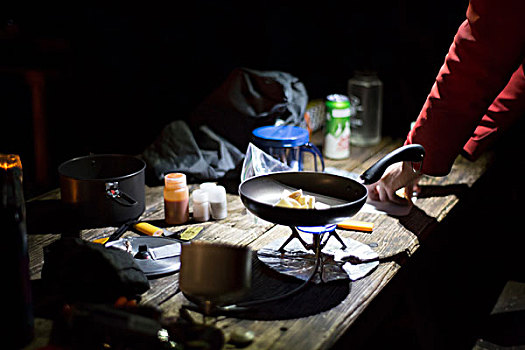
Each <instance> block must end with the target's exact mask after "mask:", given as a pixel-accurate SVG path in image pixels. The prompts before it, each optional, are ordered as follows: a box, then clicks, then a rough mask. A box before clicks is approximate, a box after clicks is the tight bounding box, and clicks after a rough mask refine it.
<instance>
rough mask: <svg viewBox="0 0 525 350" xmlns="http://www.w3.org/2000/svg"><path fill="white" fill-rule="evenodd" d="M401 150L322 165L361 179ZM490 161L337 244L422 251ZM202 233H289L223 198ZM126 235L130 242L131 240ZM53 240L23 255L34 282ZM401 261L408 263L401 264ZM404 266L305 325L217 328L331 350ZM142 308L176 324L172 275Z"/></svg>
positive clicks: (157, 204)
mask: <svg viewBox="0 0 525 350" xmlns="http://www.w3.org/2000/svg"><path fill="white" fill-rule="evenodd" d="M400 145H401V141H400V140H392V139H389V138H385V139H383V140H382V142H381V143H380V144H379V145H376V146H373V147H368V148H358V147H352V151H351V157H350V159H347V160H341V161H332V160H326V166H327V167H337V168H341V169H344V170H348V171H352V172H355V173H358V174H361V173H362V172H363V171H364V170H366V169H367V168H368V167H369V166H370V165H372V164H373V163H375V162H376V161H377V160H378V159H379V158H380V157H382V156H384V155H385V154H387V153H388V152H390V151H392V150H393V149H395V148H397V147H399V146H400ZM491 160H492V157H491V155H490V154H487V155H485V156H484V157H482V158H481V159H479V160H478V161H476V162H474V163H472V162H468V161H466V160H464V159H462V158H460V157H458V159H457V160H456V162H455V164H454V167H453V169H452V172H451V173H450V175H448V176H447V177H440V178H430V177H425V178H423V179H422V181H421V185H423V192H422V195H421V197H420V198H418V199H417V202H416V205H415V207H414V208H413V209H412V211H411V212H410V214H409V215H407V216H403V217H393V216H389V215H385V214H379V213H368V212H359V213H358V214H357V215H356V216H354V219H356V220H363V221H371V222H374V224H375V228H374V230H373V232H371V233H364V232H358V231H348V230H339V229H338V230H337V232H338V234H339V235H340V236H342V237H350V238H353V239H355V240H357V241H360V242H363V243H365V244H370V243H375V245H374V246H376V248H375V249H376V251H377V252H378V254H379V256H390V255H393V254H395V253H399V252H407V253H408V255H407V258H408V259H410V256H411V255H412V254H413V253H414V252H416V251H417V250H418V248H419V247H420V244H421V243H422V242H423V241H424V240H425V239H426V238H427V237H428V236H429V235H430V234H431V233H432V232H433V230H434V229H435V228H436V226H437V225H439V224H440V222H441V221H442V220H443V219H444V218H445V217H447V215H449V213H450V212H451V211H452V210H453V209H454V207H455V206H456V204H457V203H458V201H459V199H458V195H457V193H458V191H459V190H461V191H464V190H468V189H469V188H471V187H472V186H473V184H475V183H476V181H477V180H478V179H479V178H480V176H481V175H482V174H484V173H485V171H486V170H487V168H488V167H489V165H490V163H491ZM162 190H163V189H162V187H153V188H149V187H148V188H147V189H146V210H145V212H144V214H143V217H142V219H143V220H145V221H148V220H162V219H163V218H164V211H163V195H162ZM57 195H58V192H52V193H49V194H47V195H45V196H42V197H40V198H38V199H39V200H43V199H46V198H47V199H49V198H57ZM189 225H200V226H204V227H205V228H206V229H205V230H204V231H203V233H202V235H201V236H199V238H198V239H201V240H205V241H211V242H229V243H236V244H241V245H248V246H250V247H251V248H252V249H253V250H257V249H259V248H261V247H263V246H265V245H266V244H268V243H269V242H271V241H272V240H274V239H276V238H279V237H287V236H288V235H289V233H290V231H289V227H286V226H280V225H275V224H272V223H267V222H264V223H262V224H261V223H259V224H254V221H253V217H252V216H251V215H249V214H248V213H247V210H246V209H245V207H244V206H243V204H242V203H241V201H240V198H239V196H237V195H233V194H228V217H227V218H226V219H224V220H219V221H213V220H212V221H209V222H205V223H192V224H188V225H182V226H180V227H171V228H169V229H171V230H173V231H174V230H179V229H182V228H185V227H187V226H189ZM113 230H114V228H107V229H89V230H84V231H82V233H81V236H82V238H83V239H86V240H93V239H96V238H100V237H104V236H107V235H108V234H109V233H111V232H112V231H113ZM128 234H134V233H131V232H129V233H128ZM59 237H60V235H59V234H46V235H31V236H30V237H29V249H30V260H31V275H32V278H33V279H38V278H40V271H41V268H42V265H43V253H42V248H43V247H44V246H46V245H47V244H49V243H50V242H52V241H54V240H56V239H58V238H59ZM405 260H406V259H405ZM404 263H405V262H404V261H403V260H396V261H390V262H383V263H381V264H380V265H379V266H378V267H377V268H376V269H375V270H373V272H372V273H371V274H369V275H368V276H366V277H364V278H362V279H359V280H357V281H354V282H348V283H351V289H350V292H349V294H348V295H347V297H346V299H345V300H344V301H342V302H341V303H340V304H338V305H337V306H335V307H333V308H332V309H330V310H328V311H325V312H322V313H319V314H316V315H313V316H309V317H302V318H296V319H288V320H272V321H260V320H255V321H253V320H245V319H237V318H225V319H221V320H219V321H218V322H217V324H216V325H217V326H218V327H219V328H220V329H222V330H223V331H224V333H225V334H228V333H229V332H231V331H232V330H234V329H236V328H239V327H242V328H244V329H249V330H251V331H253V332H254V333H255V340H254V342H253V343H252V344H251V345H250V346H249V349H329V348H332V347H333V346H334V345H335V344H336V343H337V342H338V340H340V339H341V338H342V337H343V335H344V334H347V333H349V332H350V331H351V330H352V326H353V324H354V323H355V321H356V320H357V319H358V318H359V317H360V315H362V314H363V312H364V311H365V310H366V309H367V307H368V306H369V305H370V303H371V302H372V301H373V300H374V299H375V298H376V297H377V296H378V295H380V294H381V293H382V291H383V290H384V289H385V287H386V286H387V285H388V284H389V282H390V281H391V280H392V279H393V277H394V276H395V275H396V274H398V272H399V271H400V270H402V269H403V265H404ZM141 302H142V303H151V304H154V305H158V306H160V308H161V309H162V310H163V312H164V315H165V316H166V317H176V316H178V313H179V309H180V307H181V305H183V304H187V303H188V301H187V300H186V298H185V297H184V296H183V295H182V293H180V291H179V290H178V274H177V273H175V274H172V275H169V276H167V277H163V278H159V279H154V280H151V289H150V290H148V291H147V292H146V293H144V295H143V296H142V301H141Z"/></svg>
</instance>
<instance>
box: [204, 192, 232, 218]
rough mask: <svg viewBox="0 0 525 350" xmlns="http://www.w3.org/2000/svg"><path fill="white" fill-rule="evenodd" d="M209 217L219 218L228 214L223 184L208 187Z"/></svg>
mask: <svg viewBox="0 0 525 350" xmlns="http://www.w3.org/2000/svg"><path fill="white" fill-rule="evenodd" d="M208 191H209V192H208V193H209V201H210V209H211V217H212V218H214V219H215V220H220V219H224V218H226V216H228V203H227V201H226V189H225V188H224V186H214V187H210V188H209V189H208Z"/></svg>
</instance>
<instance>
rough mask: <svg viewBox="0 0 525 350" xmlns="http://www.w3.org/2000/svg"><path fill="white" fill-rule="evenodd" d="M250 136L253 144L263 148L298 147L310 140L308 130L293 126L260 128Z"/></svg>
mask: <svg viewBox="0 0 525 350" xmlns="http://www.w3.org/2000/svg"><path fill="white" fill-rule="evenodd" d="M252 134H253V141H254V143H255V144H256V145H258V146H263V147H298V146H302V145H304V144H306V143H308V142H309V140H310V135H309V134H308V130H306V129H303V128H301V127H298V126H293V125H278V126H273V125H272V126H262V127H259V128H257V129H255V130H253V131H252Z"/></svg>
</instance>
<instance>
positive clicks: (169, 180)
mask: <svg viewBox="0 0 525 350" xmlns="http://www.w3.org/2000/svg"><path fill="white" fill-rule="evenodd" d="M164 183H165V184H166V186H173V187H183V186H186V175H185V174H183V173H169V174H166V176H164Z"/></svg>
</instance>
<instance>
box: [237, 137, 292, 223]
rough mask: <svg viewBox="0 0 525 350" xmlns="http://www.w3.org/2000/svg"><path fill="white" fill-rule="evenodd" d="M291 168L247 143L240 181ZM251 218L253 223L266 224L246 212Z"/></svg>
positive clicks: (290, 169)
mask: <svg viewBox="0 0 525 350" xmlns="http://www.w3.org/2000/svg"><path fill="white" fill-rule="evenodd" d="M292 170H293V169H292V168H291V167H289V166H288V165H287V164H284V163H283V162H280V161H279V160H277V159H275V158H274V157H272V156H271V155H269V154H268V153H266V152H264V151H263V150H261V149H260V148H258V147H257V146H255V145H254V144H252V143H249V144H248V149H247V151H246V155H245V157H244V162H243V163H242V171H241V182H244V181H245V180H248V179H249V178H251V177H254V176H259V175H264V174H269V173H275V172H278V171H292ZM248 215H250V216H251V217H252V218H253V223H254V224H259V225H266V224H269V223H268V222H267V221H265V220H263V219H261V218H258V217H257V216H255V215H253V214H252V213H250V212H248Z"/></svg>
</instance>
